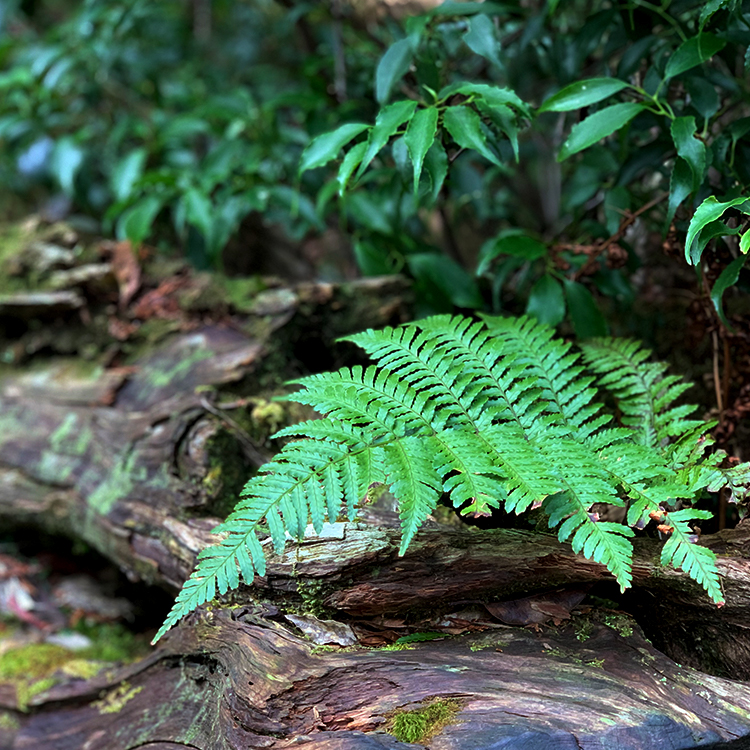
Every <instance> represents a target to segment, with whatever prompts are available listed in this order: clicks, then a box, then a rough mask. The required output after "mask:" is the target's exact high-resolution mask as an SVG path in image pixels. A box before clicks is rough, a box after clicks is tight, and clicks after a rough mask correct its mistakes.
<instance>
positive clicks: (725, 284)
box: [711, 255, 747, 331]
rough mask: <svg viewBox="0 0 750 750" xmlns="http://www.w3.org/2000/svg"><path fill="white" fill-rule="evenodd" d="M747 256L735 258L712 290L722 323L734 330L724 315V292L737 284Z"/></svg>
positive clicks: (712, 300) (720, 275) (712, 299)
mask: <svg viewBox="0 0 750 750" xmlns="http://www.w3.org/2000/svg"><path fill="white" fill-rule="evenodd" d="M746 260H747V256H745V255H740V256H739V257H737V258H735V259H734V260H733V261H732V262H731V263H730V264H729V265H728V266H727V267H726V268H725V269H724V270H723V271H722V272H721V273H720V274H719V278H718V279H716V281H715V282H714V285H713V287H712V289H711V302H713V303H714V308H715V309H716V313H717V315H718V316H719V318H720V319H721V322H722V323H723V324H724V325H725V326H726V327H727V328H729V330H730V331H731V330H732V326H731V325H729V321H728V320H727V318H726V315H725V314H724V292H725V291H726V290H727V289H729V287H730V286H734V285H735V284H736V283H737V279H739V277H740V271H741V270H742V266H744V265H745V261H746Z"/></svg>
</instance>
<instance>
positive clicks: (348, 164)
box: [336, 141, 367, 195]
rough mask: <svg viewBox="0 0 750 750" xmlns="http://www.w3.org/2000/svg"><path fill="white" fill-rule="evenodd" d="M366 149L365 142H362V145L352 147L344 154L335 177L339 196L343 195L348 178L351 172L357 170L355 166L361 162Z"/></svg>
mask: <svg viewBox="0 0 750 750" xmlns="http://www.w3.org/2000/svg"><path fill="white" fill-rule="evenodd" d="M366 149H367V141H362V143H358V144H357V145H356V146H352V148H350V149H349V150H348V151H347V152H346V156H345V157H344V158H343V159H342V160H341V166H340V167H339V172H338V174H337V175H336V181H337V182H338V184H339V195H343V194H344V191H345V190H346V186H347V184H348V183H349V178H350V177H351V176H352V172H354V170H355V169H356V168H357V165H358V164H359V163H360V162H361V161H362V157H363V156H364V154H365V150H366Z"/></svg>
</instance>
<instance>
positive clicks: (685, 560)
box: [156, 316, 750, 639]
mask: <svg viewBox="0 0 750 750" xmlns="http://www.w3.org/2000/svg"><path fill="white" fill-rule="evenodd" d="M485 320H486V323H484V324H483V323H480V322H477V321H473V320H471V319H468V318H462V317H451V316H436V317H433V318H429V319H427V320H423V321H419V322H418V323H415V324H411V325H407V326H402V327H400V328H386V329H384V330H382V331H366V332H364V333H361V334H357V335H355V336H351V337H349V340H350V341H353V342H354V343H356V344H358V345H359V346H361V347H362V348H363V349H364V350H365V351H366V352H367V353H368V354H370V356H371V357H372V358H373V359H374V360H375V361H376V365H373V366H370V367H367V368H362V367H352V368H351V369H348V368H344V369H341V370H338V371H337V372H332V373H323V374H318V375H313V376H310V377H306V378H303V379H301V380H299V381H297V383H298V384H299V385H300V386H301V387H300V390H298V391H296V392H295V393H293V394H291V395H290V396H288V397H287V398H288V399H289V400H292V401H297V402H299V403H302V404H307V405H309V406H312V407H313V408H314V409H316V410H317V411H318V412H319V413H320V414H321V415H322V417H321V419H314V420H309V421H307V422H303V423H302V424H299V425H296V426H294V427H287V428H285V429H283V430H280V431H279V432H278V433H277V434H276V437H285V438H293V440H292V442H289V443H288V444H287V445H285V446H284V448H283V449H282V450H281V451H280V452H279V453H278V454H277V455H276V457H275V458H274V460H273V461H272V462H271V463H269V464H266V465H265V466H264V467H262V469H261V472H260V473H259V474H258V475H256V476H255V477H253V478H252V479H250V481H249V482H248V483H247V484H246V486H245V488H244V490H243V491H242V493H241V495H240V501H239V503H238V505H237V506H236V508H235V510H234V511H233V512H232V514H231V515H230V516H229V517H228V518H227V519H226V521H224V523H222V524H220V525H219V526H218V527H217V528H216V529H215V533H216V534H217V535H218V541H217V543H216V544H215V545H213V546H212V547H209V548H207V549H206V550H204V551H203V552H201V553H200V555H199V556H198V564H197V567H196V570H195V571H194V572H193V574H192V575H191V576H190V578H189V579H188V581H187V582H186V583H185V586H184V587H183V590H182V591H181V592H180V594H179V596H178V597H177V600H176V601H175V605H174V607H173V609H172V611H171V612H170V614H169V616H168V617H167V620H166V621H165V623H164V625H163V626H162V628H161V629H160V630H159V632H158V633H157V638H156V639H158V638H160V637H161V636H162V635H163V634H164V633H165V632H166V630H168V629H169V627H171V626H172V625H173V624H174V623H176V622H177V621H178V620H179V619H180V618H181V617H182V616H184V615H185V614H187V613H188V612H190V611H191V610H193V609H194V608H195V607H197V606H198V605H200V604H202V603H204V602H206V601H208V600H209V599H211V598H212V597H213V596H214V594H215V593H216V591H219V592H220V593H225V592H226V591H227V590H228V589H230V588H234V587H236V586H237V585H238V584H239V581H240V577H241V578H242V579H243V580H244V581H245V582H246V583H251V582H252V581H253V577H254V576H255V575H256V574H260V575H264V574H265V560H264V554H263V546H265V544H264V545H262V544H261V541H260V539H261V537H264V536H265V535H266V534H267V535H269V536H270V540H271V542H272V544H273V546H274V548H275V549H276V550H278V551H281V550H282V549H283V547H284V544H285V542H286V539H287V537H288V536H289V535H292V536H294V537H297V538H298V539H301V538H302V537H303V536H304V534H305V533H306V530H307V528H308V524H309V523H310V522H312V526H313V528H314V529H315V530H316V531H317V532H318V533H320V531H321V528H322V526H323V523H324V522H325V520H326V519H329V520H331V521H333V520H335V519H336V518H338V516H339V515H340V514H341V512H342V510H345V511H346V513H347V515H348V516H349V518H353V516H354V513H355V511H356V508H357V507H358V506H359V505H360V504H361V503H362V501H363V498H365V497H366V496H368V494H369V492H370V491H371V488H372V487H373V486H378V485H387V486H388V487H389V488H390V490H391V491H392V492H393V494H394V496H395V497H396V499H397V501H398V503H399V507H400V517H401V526H402V540H401V547H400V553H401V554H403V553H404V552H405V550H406V548H407V547H408V545H409V543H410V542H411V541H412V539H413V537H414V534H415V533H416V532H417V530H418V529H419V527H420V526H421V525H422V524H423V523H424V521H425V519H426V518H427V516H428V515H429V514H430V513H431V512H432V510H433V509H434V508H435V505H436V504H437V502H438V501H439V499H440V497H441V495H443V494H446V495H448V496H449V497H450V500H451V502H452V503H453V505H454V506H455V507H456V508H458V509H460V511H461V512H462V513H474V514H480V515H488V514H489V513H490V512H491V511H492V509H494V508H497V507H499V506H500V505H501V504H503V505H504V507H505V509H506V510H507V511H508V512H514V513H521V512H523V511H525V510H527V509H528V508H529V507H538V506H540V505H541V507H542V509H543V510H544V511H546V512H547V513H548V515H549V525H550V527H551V528H557V530H558V537H559V539H560V540H561V541H566V540H570V543H571V545H572V547H573V550H574V551H575V552H577V553H581V554H583V555H584V556H586V557H588V558H590V559H592V560H595V561H597V562H600V563H602V564H603V565H605V566H606V567H607V568H608V569H609V570H610V572H611V573H612V574H613V575H614V576H615V578H616V579H617V581H618V582H619V584H620V586H621V587H622V588H626V587H627V586H629V585H630V583H631V575H632V574H631V560H632V545H631V543H630V541H629V538H630V537H632V536H633V532H632V530H631V529H630V528H628V527H627V526H621V525H617V524H612V523H606V522H599V521H598V520H597V516H596V514H595V513H592V512H591V508H592V506H593V505H594V504H595V503H607V504H610V505H619V506H622V505H624V504H625V503H626V502H627V503H628V504H629V509H628V523H629V524H630V525H632V526H637V527H639V528H640V527H642V526H643V525H644V524H645V522H646V521H647V520H648V518H649V514H651V515H652V516H658V517H659V518H661V519H663V520H664V522H665V523H667V524H668V525H670V526H672V527H673V528H674V531H673V533H672V536H671V537H670V539H669V541H668V542H667V544H666V545H665V547H664V550H663V555H662V559H663V560H664V562H665V564H666V563H671V564H673V565H675V566H677V567H680V568H681V569H683V570H685V571H686V572H687V573H688V575H690V576H691V577H693V578H694V579H695V580H697V581H698V582H699V583H700V584H701V585H702V586H704V587H705V588H706V590H707V591H708V593H709V594H710V595H711V596H712V597H713V598H714V600H715V601H717V602H719V601H720V586H719V579H718V573H717V571H716V566H715V560H714V557H713V555H712V553H710V552H709V551H708V550H705V549H704V548H702V547H698V546H696V545H695V544H692V540H693V535H692V533H691V530H690V527H689V525H688V521H689V520H692V519H697V518H701V517H704V516H702V515H701V514H702V512H701V511H696V510H685V511H669V508H670V507H672V505H673V504H674V502H675V501H676V500H678V499H687V500H690V499H692V498H694V497H696V495H697V494H698V493H699V492H702V491H704V490H705V489H706V488H708V489H712V490H715V489H717V488H721V487H729V488H730V489H731V490H732V493H733V496H735V497H736V496H745V495H747V494H748V493H749V490H748V487H750V465H747V464H746V465H743V466H741V467H735V469H723V468H721V467H720V463H721V460H722V458H721V455H720V454H714V455H708V456H707V455H705V453H706V448H707V447H708V446H709V445H710V444H711V439H710V437H709V436H708V435H707V434H706V431H707V429H708V426H707V425H706V424H704V423H702V422H699V421H697V420H695V419H692V418H691V416H690V415H691V414H692V413H693V408H692V407H689V406H675V401H676V399H678V398H679V397H680V396H681V395H682V393H683V392H684V390H685V388H686V385H685V384H683V383H682V382H681V380H680V379H679V378H677V377H675V376H669V375H665V366H664V365H661V364H658V363H649V362H647V358H648V352H647V351H645V350H642V349H640V348H639V347H638V346H637V345H636V344H635V343H633V342H628V341H614V340H611V339H601V340H597V341H593V342H588V343H586V344H585V345H584V347H583V348H584V354H585V361H586V363H587V365H588V369H589V371H588V372H587V371H585V370H584V368H583V365H582V364H581V362H580V361H579V355H578V354H576V353H575V352H574V351H573V350H572V347H571V345H570V344H568V343H565V342H564V341H561V340H559V339H556V338H555V337H554V331H553V330H552V329H551V328H550V327H549V326H545V325H542V324H540V323H538V322H536V321H534V320H532V319H530V318H521V319H518V320H513V319H502V318H497V317H490V316H487V317H486V319H485ZM591 373H594V375H592V374H591ZM597 388H604V389H606V390H608V391H609V392H610V393H611V394H612V396H613V397H614V398H615V399H616V400H617V402H618V406H619V409H620V412H621V422H622V426H620V427H610V426H608V423H609V421H610V420H611V416H610V415H609V414H606V413H605V412H604V408H603V406H602V404H601V403H600V402H599V401H598V400H596V393H597Z"/></svg>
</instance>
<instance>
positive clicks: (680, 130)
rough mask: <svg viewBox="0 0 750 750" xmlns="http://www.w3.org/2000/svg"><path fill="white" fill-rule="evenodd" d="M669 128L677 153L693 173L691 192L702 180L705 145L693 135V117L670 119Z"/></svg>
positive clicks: (704, 167) (696, 188) (704, 163)
mask: <svg viewBox="0 0 750 750" xmlns="http://www.w3.org/2000/svg"><path fill="white" fill-rule="evenodd" d="M670 130H671V133H672V140H673V141H674V145H675V148H676V149H677V155H678V156H679V157H681V158H682V159H684V160H685V161H686V162H687V163H688V165H689V166H690V171H691V172H692V174H693V192H696V191H697V190H698V188H699V187H700V185H701V183H702V182H703V175H704V173H705V171H706V146H705V144H704V143H703V141H700V140H698V139H697V138H696V137H695V131H696V128H695V118H694V117H677V118H676V119H675V120H673V121H672V125H671V128H670Z"/></svg>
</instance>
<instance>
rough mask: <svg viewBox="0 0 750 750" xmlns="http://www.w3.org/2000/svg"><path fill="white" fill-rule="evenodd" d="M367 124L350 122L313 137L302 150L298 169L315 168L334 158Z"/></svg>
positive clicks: (301, 170)
mask: <svg viewBox="0 0 750 750" xmlns="http://www.w3.org/2000/svg"><path fill="white" fill-rule="evenodd" d="M368 127H369V126H368V125H364V124H363V123H359V122H350V123H347V124H346V125H341V127H338V128H336V130H332V131H330V132H329V133H323V134H322V135H319V136H318V137H317V138H314V139H313V141H312V142H311V143H310V145H309V146H308V147H307V148H306V149H305V150H304V151H303V152H302V159H301V160H300V167H299V171H300V174H301V173H302V172H305V171H307V170H308V169H316V168H317V167H322V166H323V165H325V164H327V163H328V162H329V161H331V159H335V158H336V157H337V156H338V154H339V151H341V149H342V148H344V146H346V144H347V143H349V141H351V140H352V139H353V138H356V137H357V136H358V135H359V134H360V133H361V132H362V131H364V130H367V128H368Z"/></svg>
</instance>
